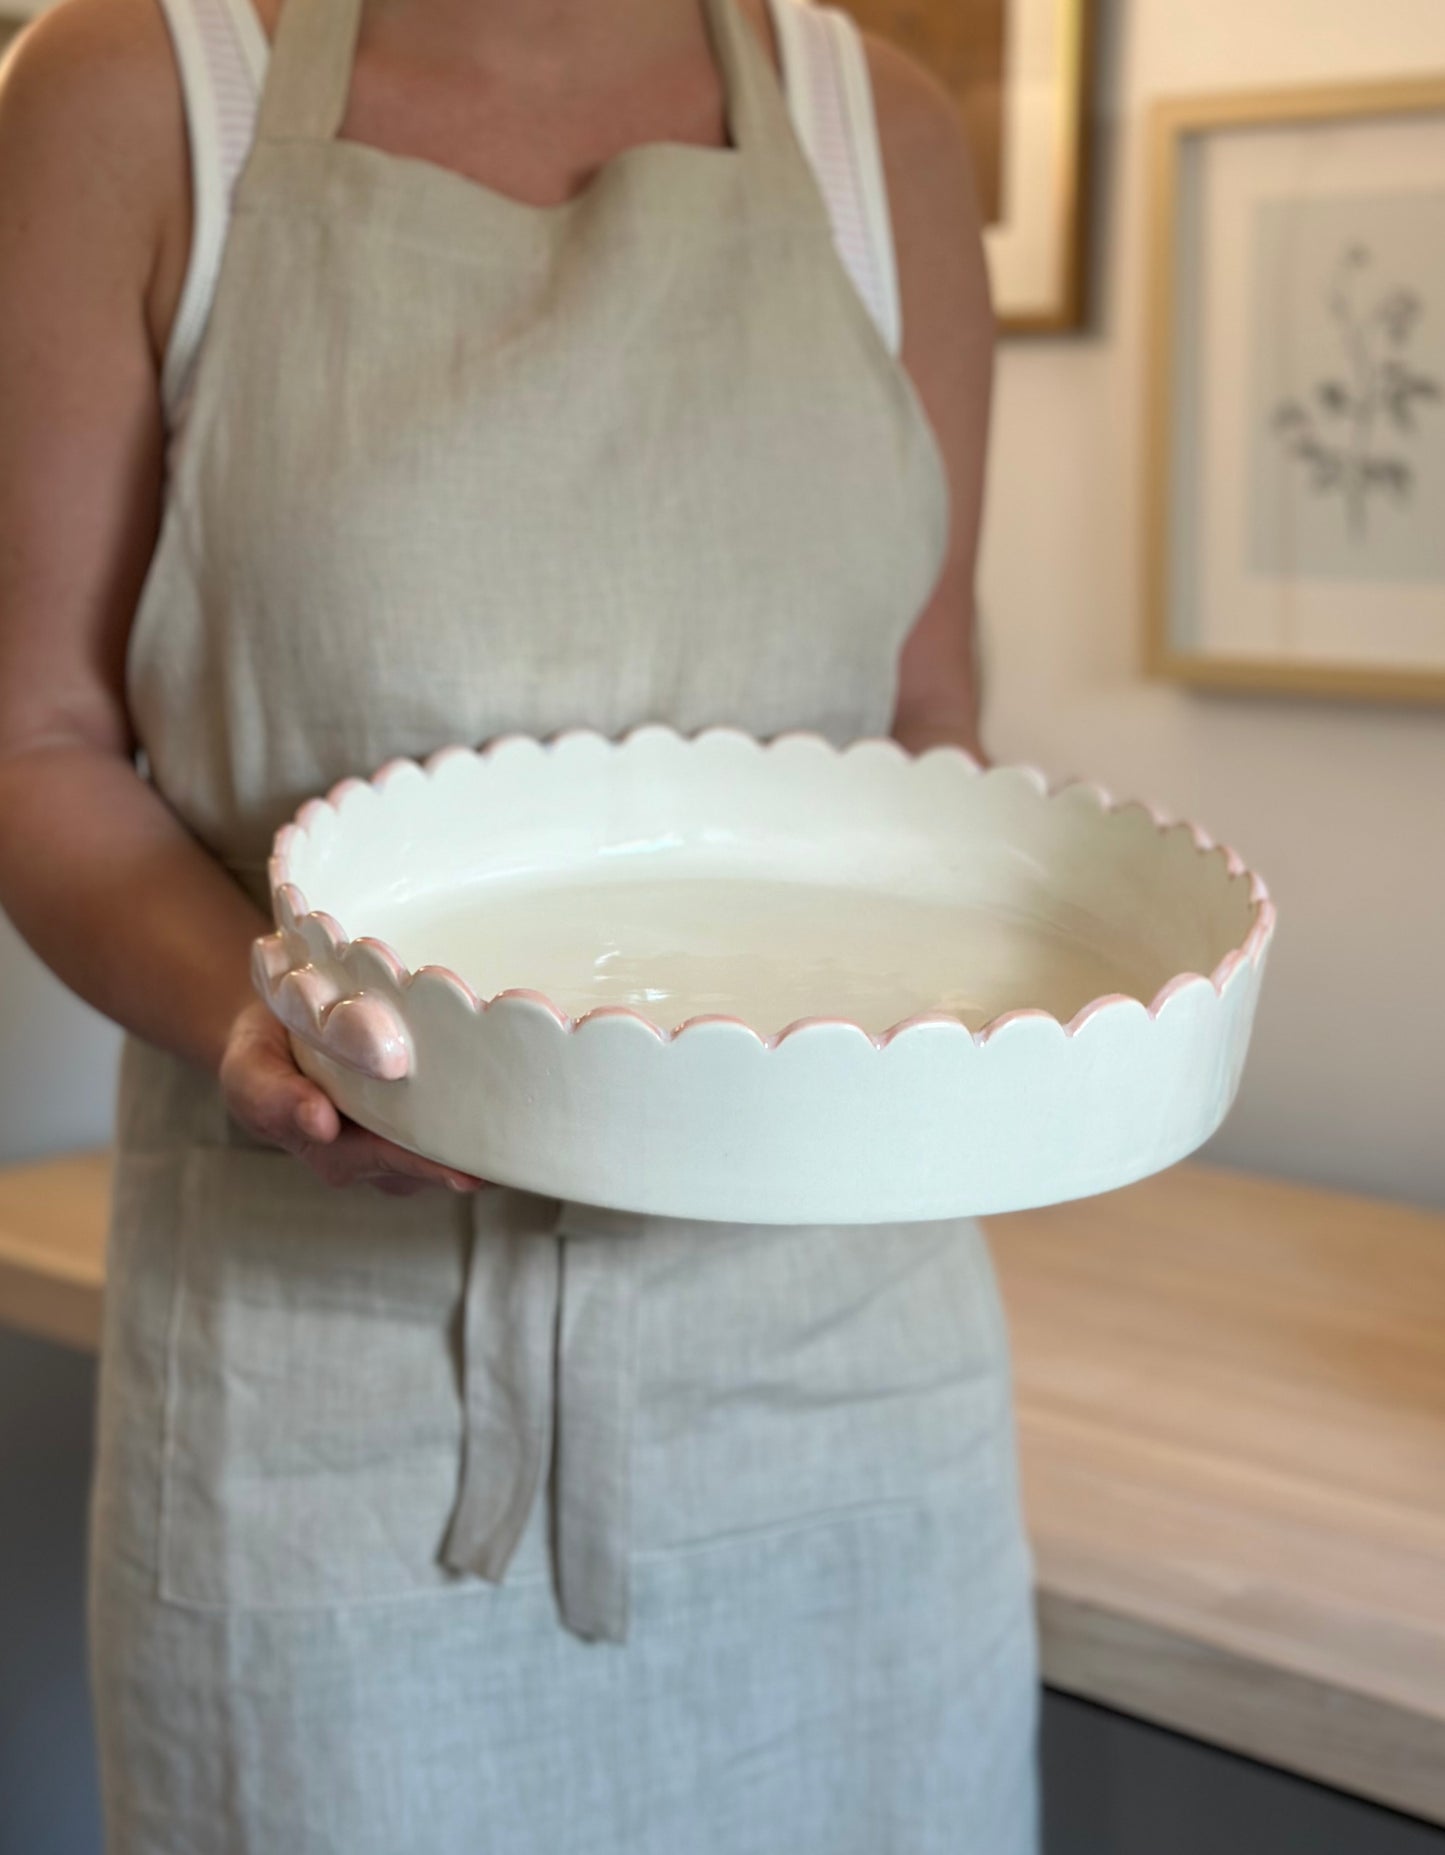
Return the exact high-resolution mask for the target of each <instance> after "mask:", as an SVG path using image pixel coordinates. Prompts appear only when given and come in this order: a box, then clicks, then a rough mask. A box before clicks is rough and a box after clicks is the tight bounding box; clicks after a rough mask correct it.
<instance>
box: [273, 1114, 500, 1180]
mask: <svg viewBox="0 0 1445 1855" xmlns="http://www.w3.org/2000/svg"><path fill="white" fill-rule="evenodd" d="M303 1157H304V1158H305V1159H306V1160H307V1162H308V1163H309V1164H310V1165H311V1166H312V1167H313V1168H314V1170H315V1171H317V1172H319V1173H320V1174H321V1176H322V1178H324V1179H326V1180H327V1181H328V1182H329V1183H331V1184H334V1185H347V1184H350V1183H351V1181H352V1180H354V1179H365V1180H367V1181H368V1182H369V1183H371V1184H374V1185H377V1186H380V1187H381V1188H383V1189H386V1190H391V1189H394V1188H395V1187H396V1186H398V1185H401V1186H403V1187H405V1188H408V1189H413V1188H415V1187H417V1186H421V1185H444V1186H447V1187H449V1188H450V1189H451V1190H452V1191H457V1192H474V1191H476V1190H478V1189H479V1188H480V1187H481V1186H482V1185H484V1184H485V1183H486V1181H485V1180H484V1179H478V1178H476V1177H474V1176H473V1175H472V1174H471V1173H469V1172H459V1171H458V1170H457V1169H456V1168H455V1167H453V1166H439V1165H438V1164H437V1163H436V1162H435V1161H434V1160H430V1159H423V1158H422V1156H421V1154H420V1153H411V1152H408V1151H407V1149H406V1148H405V1147H400V1146H397V1145H396V1144H395V1143H394V1142H393V1141H390V1140H384V1139H383V1138H382V1136H381V1135H380V1134H374V1133H372V1132H370V1131H369V1129H367V1128H365V1127H358V1126H356V1124H355V1123H354V1122H351V1121H347V1122H345V1123H343V1125H342V1128H341V1132H340V1133H339V1134H338V1135H337V1137H336V1139H335V1140H333V1141H331V1142H329V1143H328V1144H327V1145H325V1146H322V1147H319V1148H317V1149H316V1150H315V1151H314V1152H308V1153H306V1154H304V1155H303Z"/></svg>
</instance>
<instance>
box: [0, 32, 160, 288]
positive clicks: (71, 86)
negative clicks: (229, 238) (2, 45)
mask: <svg viewBox="0 0 1445 1855" xmlns="http://www.w3.org/2000/svg"><path fill="white" fill-rule="evenodd" d="M0 214H3V217H4V218H5V219H6V220H8V221H9V222H10V224H11V226H12V227H14V228H15V229H16V230H17V231H18V230H20V229H21V228H22V227H23V229H24V235H25V238H26V241H27V242H26V245H25V249H26V250H27V251H28V252H29V253H30V254H31V257H32V264H31V266H30V268H31V269H32V270H33V269H35V268H36V267H41V268H45V267H46V259H47V256H52V257H54V258H55V259H56V261H57V262H59V261H62V260H63V258H64V252H65V250H66V249H69V250H71V251H72V252H73V253H74V254H76V255H82V254H83V263H82V264H81V265H79V266H78V267H77V268H81V269H83V270H84V271H86V272H89V273H90V276H91V278H92V279H93V278H94V276H95V274H96V270H97V267H98V266H99V265H100V264H101V261H102V259H104V260H105V263H104V269H105V271H106V274H108V275H110V276H112V277H113V278H114V279H115V281H116V282H117V284H121V283H122V282H123V281H124V280H125V279H127V278H135V279H137V280H139V281H140V282H141V285H142V288H143V289H144V290H145V291H146V292H147V293H148V294H149V293H150V292H152V291H153V290H154V289H155V287H156V281H157V279H158V278H162V277H163V276H164V273H165V272H166V270H167V269H168V267H169V262H168V260H169V254H170V253H171V251H172V248H177V252H178V255H179V253H180V252H183V249H184V243H185V240H186V239H187V238H188V236H189V163H188V157H187V149H186V125H185V108H184V101H183V98H182V94H181V86H180V78H179V74H178V72H177V69H176V63H175V57H174V54H173V52H172V49H171V42H170V33H169V30H168V28H167V25H166V21H165V17H164V15H163V14H162V12H161V9H160V6H159V3H158V0H59V3H58V4H57V5H55V6H53V7H51V8H49V9H48V10H47V11H46V12H44V13H42V14H41V15H40V16H39V18H37V19H35V20H34V21H32V22H31V23H30V24H29V25H28V26H26V27H25V28H24V29H23V30H22V31H21V33H20V34H19V36H18V37H17V38H16V39H15V41H14V42H13V43H12V45H11V46H10V48H9V49H8V51H7V53H6V56H5V59H4V63H3V65H0ZM181 262H182V263H183V257H182V258H181ZM80 282H81V280H80V279H79V278H78V279H77V287H79V285H80Z"/></svg>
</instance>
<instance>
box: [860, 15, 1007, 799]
mask: <svg viewBox="0 0 1445 1855" xmlns="http://www.w3.org/2000/svg"><path fill="white" fill-rule="evenodd" d="M866 44H867V50H868V64H869V69H870V72H871V74H872V78H873V95H874V103H875V108H876V110H877V115H878V132H879V137H880V139H881V141H882V144H883V166H884V174H885V178H886V181H887V185H888V197H889V211H890V214H891V216H892V220H893V237H894V247H895V250H896V252H897V257H898V273H899V290H900V295H901V298H902V305H903V364H904V366H905V367H906V368H907V370H908V373H909V376H910V378H911V379H912V381H913V384H914V386H915V388H916V389H917V392H918V396H919V398H920V400H921V401H922V403H923V409H924V411H925V412H926V413H927V415H928V418H929V421H930V423H931V424H932V426H933V430H934V433H935V435H936V437H937V439H938V443H939V447H940V449H941V450H942V453H943V459H944V463H945V464H946V466H947V469H948V478H949V491H950V506H951V517H952V519H951V525H950V533H949V547H948V558H947V560H946V562H945V565H944V568H943V572H942V574H941V575H940V578H939V581H938V585H937V586H936V587H935V589H934V592H933V596H932V597H931V599H930V600H929V602H928V605H927V606H926V607H925V609H924V610H923V612H922V613H921V614H920V616H919V618H918V621H917V623H916V624H915V625H914V627H913V630H912V632H911V633H910V634H909V637H908V641H907V643H906V645H905V647H904V650H903V656H902V661H901V664H900V680H899V693H898V705H897V709H896V712H895V715H894V725H893V732H894V734H895V735H896V736H897V738H898V739H899V740H900V741H902V742H903V744H904V745H905V746H906V747H910V748H912V749H913V750H914V751H915V752H916V751H920V750H921V749H923V748H925V747H929V746H933V745H935V744H936V743H939V742H952V743H955V744H957V745H959V746H962V747H965V748H967V749H968V751H969V752H970V753H972V754H974V755H975V756H976V757H977V758H978V759H980V760H982V761H984V762H985V764H986V763H987V761H988V756H987V754H986V753H985V751H984V748H983V744H982V741H981V739H980V701H981V691H980V689H979V686H978V677H977V673H976V656H975V641H974V639H975V623H976V617H975V607H974V575H975V569H976V562H977V554H978V534H979V521H980V517H981V513H982V506H983V481H984V464H985V460H986V456H987V450H988V423H989V401H990V396H991V391H992V384H993V351H994V317H993V308H992V304H991V302H990V298H989V287H988V271H987V268H986V264H985V258H984V249H983V228H982V223H981V217H980V213H979V207H978V197H977V193H976V191H975V188H974V181H973V168H972V163H971V160H970V157H969V151H968V144H967V141H966V140H965V137H964V131H963V124H962V120H961V119H960V117H959V115H958V112H957V111H956V109H955V108H954V106H953V103H952V101H951V100H950V99H949V97H948V96H947V94H946V93H945V92H944V91H943V90H942V89H941V88H940V87H939V85H937V84H936V83H935V82H934V81H933V79H932V78H931V77H929V76H928V75H927V74H926V73H925V72H924V71H923V70H921V69H920V68H919V66H917V65H916V64H914V63H913V62H912V60H910V59H908V58H906V57H904V55H903V54H902V53H901V52H899V51H896V50H895V49H894V48H893V47H892V46H890V45H888V44H885V43H884V42H882V41H880V40H877V39H874V38H871V37H869V38H868V39H867V40H866Z"/></svg>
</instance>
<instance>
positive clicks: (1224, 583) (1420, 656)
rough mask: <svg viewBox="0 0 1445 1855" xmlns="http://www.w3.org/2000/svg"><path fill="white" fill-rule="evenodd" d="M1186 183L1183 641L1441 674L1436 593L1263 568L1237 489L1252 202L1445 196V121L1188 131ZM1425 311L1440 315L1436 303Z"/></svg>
mask: <svg viewBox="0 0 1445 1855" xmlns="http://www.w3.org/2000/svg"><path fill="white" fill-rule="evenodd" d="M1179 181H1180V198H1179V201H1178V207H1179V211H1178V220H1177V223H1178V243H1177V250H1176V274H1175V301H1176V304H1177V305H1178V313H1177V315H1176V348H1175V355H1174V381H1173V390H1174V401H1175V405H1176V408H1177V409H1178V412H1179V416H1178V418H1177V419H1176V424H1175V441H1174V456H1173V462H1174V471H1173V497H1172V503H1173V508H1172V529H1173V535H1174V543H1175V545H1174V549H1173V571H1172V575H1171V578H1172V589H1171V590H1172V597H1171V602H1170V603H1171V612H1172V614H1173V620H1172V623H1173V629H1174V635H1175V642H1176V644H1177V645H1179V646H1181V647H1182V648H1184V649H1186V650H1188V651H1190V652H1191V653H1193V654H1197V655H1204V656H1210V657H1225V658H1236V659H1239V658H1251V657H1254V658H1272V659H1281V658H1284V659H1288V658H1291V657H1298V658H1300V659H1301V660H1302V661H1309V662H1315V663H1333V664H1339V665H1348V664H1354V665H1360V664H1368V665H1370V666H1378V667H1381V668H1405V667H1417V668H1423V667H1428V668H1432V669H1438V668H1445V586H1442V585H1439V584H1403V585H1402V584H1400V583H1399V582H1397V581H1380V582H1378V583H1372V582H1365V583H1361V582H1360V581H1358V580H1356V581H1353V582H1350V581H1340V580H1338V579H1333V580H1326V579H1310V578H1301V577H1281V576H1274V575H1269V574H1265V573H1260V572H1256V571H1254V570H1252V569H1251V567H1250V564H1249V560H1250V535H1249V525H1248V505H1247V502H1246V499H1245V497H1244V496H1243V495H1242V494H1241V492H1240V483H1241V478H1242V476H1243V473H1244V472H1245V471H1246V469H1247V467H1248V461H1249V458H1250V455H1251V444H1252V442H1253V435H1252V431H1251V428H1250V420H1251V419H1252V417H1253V416H1254V415H1255V413H1256V410H1257V409H1256V406H1255V402H1254V399H1253V397H1252V391H1251V388H1252V383H1253V380H1254V377H1255V375H1254V357H1253V355H1252V354H1251V352H1250V338H1251V334H1252V332H1253V328H1254V324H1253V321H1252V314H1253V301H1252V294H1251V292H1252V285H1253V275H1252V265H1253V249H1254V247H1253V236H1254V228H1255V223H1256V219H1255V209H1256V207H1257V206H1258V205H1259V203H1261V202H1262V201H1266V200H1272V199H1278V198H1280V197H1282V196H1291V197H1299V198H1339V197H1342V196H1345V195H1348V194H1358V195H1361V196H1370V195H1377V194H1380V193H1381V192H1387V191H1389V192H1401V191H1409V190H1419V191H1421V192H1432V193H1433V192H1438V191H1439V190H1440V189H1441V187H1442V186H1445V118H1441V117H1439V116H1429V115H1421V116H1400V117H1375V118H1362V119H1359V120H1342V121H1339V122H1326V123H1319V122H1305V123H1299V124H1294V123H1289V124H1281V125H1279V126H1271V127H1266V128H1238V129H1233V128H1232V129H1220V130H1214V131H1211V132H1209V133H1208V134H1203V135H1201V134H1195V135H1191V136H1188V137H1187V138H1186V139H1185V141H1184V143H1183V145H1182V148H1181V162H1180V173H1179ZM1433 313H1435V314H1437V315H1438V314H1439V313H1441V311H1440V306H1439V305H1436V306H1435V308H1434V312H1433ZM1442 519H1445V512H1442ZM1366 621H1367V622H1366Z"/></svg>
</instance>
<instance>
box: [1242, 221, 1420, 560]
mask: <svg viewBox="0 0 1445 1855" xmlns="http://www.w3.org/2000/svg"><path fill="white" fill-rule="evenodd" d="M1256 211H1257V222H1256V226H1255V264H1256V278H1255V292H1254V297H1255V303H1254V307H1255V314H1254V341H1255V365H1256V382H1257V390H1256V394H1255V398H1254V404H1255V406H1256V408H1257V411H1256V414H1255V418H1254V425H1255V428H1256V429H1255V430H1254V431H1253V433H1252V442H1253V458H1252V469H1251V471H1250V473H1249V493H1250V510H1249V517H1250V527H1251V538H1252V565H1253V566H1254V568H1255V569H1256V570H1259V571H1264V572H1270V573H1280V574H1290V575H1301V576H1306V577H1317V578H1325V579H1334V578H1359V579H1369V580H1395V581H1400V580H1432V579H1440V580H1441V581H1445V195H1441V194H1435V193H1400V194H1394V195H1389V196H1385V197H1380V196H1364V197H1358V198H1339V199H1333V198H1332V199H1323V200H1321V199H1309V200H1301V201H1289V200H1267V201H1263V202H1261V203H1260V205H1259V206H1258V207H1257V209H1256Z"/></svg>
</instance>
